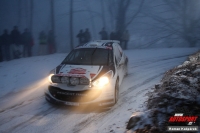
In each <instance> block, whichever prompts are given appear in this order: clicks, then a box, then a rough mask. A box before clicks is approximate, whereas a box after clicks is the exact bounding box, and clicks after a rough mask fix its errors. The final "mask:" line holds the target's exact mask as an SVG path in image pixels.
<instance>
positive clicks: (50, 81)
mask: <svg viewBox="0 0 200 133" xmlns="http://www.w3.org/2000/svg"><path fill="white" fill-rule="evenodd" d="M53 75H54V74H50V75H49V77H48V79H49V82H51V83H52V80H51V77H52V76H53Z"/></svg>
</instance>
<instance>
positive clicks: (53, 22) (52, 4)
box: [51, 0, 56, 51]
mask: <svg viewBox="0 0 200 133" xmlns="http://www.w3.org/2000/svg"><path fill="white" fill-rule="evenodd" d="M54 16H55V15H54V0H51V30H52V31H53V37H54V47H55V51H56V44H55V43H56V39H55V17H54Z"/></svg>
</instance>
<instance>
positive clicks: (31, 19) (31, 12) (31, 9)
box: [29, 0, 34, 32]
mask: <svg viewBox="0 0 200 133" xmlns="http://www.w3.org/2000/svg"><path fill="white" fill-rule="evenodd" d="M30 7H31V8H30V25H29V29H30V31H31V32H32V28H33V7H34V5H33V0H30Z"/></svg>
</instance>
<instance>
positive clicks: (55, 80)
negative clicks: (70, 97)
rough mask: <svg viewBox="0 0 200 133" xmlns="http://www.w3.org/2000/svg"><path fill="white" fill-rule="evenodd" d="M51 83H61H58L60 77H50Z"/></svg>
mask: <svg viewBox="0 0 200 133" xmlns="http://www.w3.org/2000/svg"><path fill="white" fill-rule="evenodd" d="M51 81H52V82H53V83H60V82H61V81H60V77H59V76H55V75H53V76H52V77H51Z"/></svg>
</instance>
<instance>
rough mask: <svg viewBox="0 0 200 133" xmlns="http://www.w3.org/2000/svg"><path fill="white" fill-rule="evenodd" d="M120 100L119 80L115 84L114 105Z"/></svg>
mask: <svg viewBox="0 0 200 133" xmlns="http://www.w3.org/2000/svg"><path fill="white" fill-rule="evenodd" d="M118 98H119V80H118V79H117V81H116V83H115V92H114V104H116V103H117V101H118Z"/></svg>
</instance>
